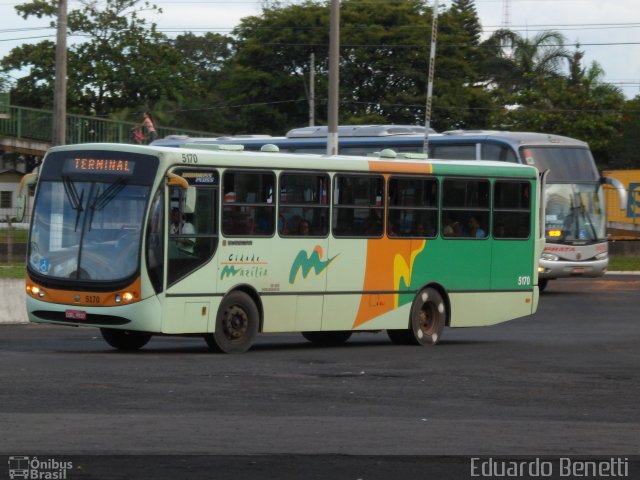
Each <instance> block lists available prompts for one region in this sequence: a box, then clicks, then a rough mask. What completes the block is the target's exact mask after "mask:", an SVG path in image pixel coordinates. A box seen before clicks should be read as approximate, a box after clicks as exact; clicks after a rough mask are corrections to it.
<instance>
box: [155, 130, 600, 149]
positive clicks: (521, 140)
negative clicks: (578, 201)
mask: <svg viewBox="0 0 640 480" xmlns="http://www.w3.org/2000/svg"><path fill="white" fill-rule="evenodd" d="M420 129H422V132H420V131H419V130H420ZM326 137H327V127H304V128H296V129H293V130H289V132H287V135H286V136H280V137H278V136H276V137H272V136H270V135H237V136H228V137H210V138H198V137H187V136H182V135H180V136H178V135H170V136H168V137H165V138H163V139H159V140H156V141H154V142H153V145H157V146H162V145H165V146H170V147H178V146H181V145H184V144H186V143H188V144H198V143H202V144H221V145H224V144H241V145H243V146H244V147H245V149H247V150H259V149H260V148H261V147H262V146H263V145H265V144H274V145H277V146H278V147H279V148H281V149H284V148H286V147H289V148H305V147H307V148H312V147H316V148H322V147H324V146H326ZM428 138H429V142H434V143H437V144H445V143H449V142H459V141H460V140H461V139H463V140H464V141H466V142H469V143H476V142H486V141H490V142H496V143H507V144H509V145H511V146H512V147H514V148H515V149H517V148H520V147H526V146H530V147H534V146H536V147H553V146H564V147H570V148H588V144H587V143H586V142H583V141H581V140H577V139H574V138H570V137H565V136H562V135H554V134H548V133H535V132H511V131H502V130H451V131H447V132H444V133H431V132H430V133H429V137H428ZM338 142H339V144H340V146H343V147H349V146H366V145H368V144H370V143H374V144H375V143H378V144H385V143H392V144H394V145H398V146H402V145H405V146H409V145H412V146H413V145H416V144H418V143H422V142H424V127H420V126H407V125H360V126H341V127H339V130H338Z"/></svg>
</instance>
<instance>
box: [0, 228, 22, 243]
mask: <svg viewBox="0 0 640 480" xmlns="http://www.w3.org/2000/svg"><path fill="white" fill-rule="evenodd" d="M9 235H11V237H12V238H13V243H27V237H28V236H29V231H28V230H17V229H11V230H6V229H0V243H8V242H9Z"/></svg>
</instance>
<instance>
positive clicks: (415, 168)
mask: <svg viewBox="0 0 640 480" xmlns="http://www.w3.org/2000/svg"><path fill="white" fill-rule="evenodd" d="M369 171H370V172H381V173H391V172H393V173H395V172H398V173H420V174H423V175H425V174H430V173H433V166H432V165H431V164H430V163H428V162H425V161H421V162H403V161H402V160H392V161H384V160H370V161H369Z"/></svg>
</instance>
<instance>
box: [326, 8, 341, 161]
mask: <svg viewBox="0 0 640 480" xmlns="http://www.w3.org/2000/svg"><path fill="white" fill-rule="evenodd" d="M329 19H330V20H329V23H330V24H329V115H328V117H329V119H328V120H329V122H328V123H329V125H328V127H329V128H328V131H327V155H337V153H338V95H339V93H338V92H339V84H340V77H339V71H338V68H339V61H338V60H339V55H340V0H331V13H330V16H329Z"/></svg>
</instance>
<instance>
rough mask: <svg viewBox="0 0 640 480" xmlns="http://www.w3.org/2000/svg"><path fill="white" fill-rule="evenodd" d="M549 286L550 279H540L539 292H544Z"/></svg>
mask: <svg viewBox="0 0 640 480" xmlns="http://www.w3.org/2000/svg"><path fill="white" fill-rule="evenodd" d="M547 285H549V279H548V278H539V279H538V291H540V292H544V289H545V288H547Z"/></svg>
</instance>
